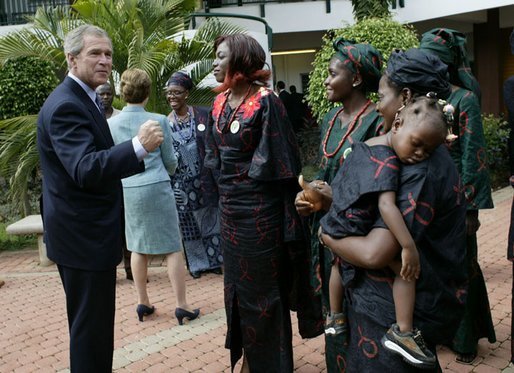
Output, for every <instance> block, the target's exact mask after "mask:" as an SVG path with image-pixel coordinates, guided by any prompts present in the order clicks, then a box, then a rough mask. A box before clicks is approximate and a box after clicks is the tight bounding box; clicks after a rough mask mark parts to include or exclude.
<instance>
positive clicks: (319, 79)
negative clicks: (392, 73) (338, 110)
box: [307, 17, 419, 120]
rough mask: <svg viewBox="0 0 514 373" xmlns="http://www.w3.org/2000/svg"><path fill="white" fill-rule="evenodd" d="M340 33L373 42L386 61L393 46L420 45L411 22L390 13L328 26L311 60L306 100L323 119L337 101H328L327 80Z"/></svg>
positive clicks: (361, 40)
mask: <svg viewBox="0 0 514 373" xmlns="http://www.w3.org/2000/svg"><path fill="white" fill-rule="evenodd" d="M341 36H342V37H345V38H346V39H351V40H355V41H356V42H358V43H369V44H371V45H373V46H374V47H375V48H377V49H378V50H379V51H380V52H381V53H382V56H383V57H384V61H385V62H387V60H388V58H389V55H390V54H391V51H392V50H393V49H395V48H400V49H408V48H412V47H417V46H418V45H419V41H418V38H417V35H416V32H415V31H414V29H413V27H412V26H410V25H402V24H401V23H399V22H396V21H393V20H392V19H391V18H390V17H386V18H365V19H363V20H362V21H360V22H357V23H356V24H354V25H352V26H346V27H343V28H340V29H336V30H329V31H328V32H327V33H326V34H325V35H324V36H323V41H322V47H321V49H320V51H319V52H318V53H317V54H316V57H315V59H314V62H313V63H312V65H313V66H314V69H313V70H312V71H311V73H310V75H309V91H308V95H307V102H308V103H309V105H310V106H311V108H312V111H313V114H314V116H315V117H316V118H317V119H318V120H321V118H322V117H323V115H324V114H325V113H327V112H328V111H329V110H330V108H332V107H333V106H335V105H336V104H331V103H330V102H328V101H327V99H326V93H325V86H324V81H325V79H326V77H327V74H328V63H329V61H330V58H332V56H333V54H334V49H333V47H332V43H333V41H334V40H335V39H336V38H338V37H341Z"/></svg>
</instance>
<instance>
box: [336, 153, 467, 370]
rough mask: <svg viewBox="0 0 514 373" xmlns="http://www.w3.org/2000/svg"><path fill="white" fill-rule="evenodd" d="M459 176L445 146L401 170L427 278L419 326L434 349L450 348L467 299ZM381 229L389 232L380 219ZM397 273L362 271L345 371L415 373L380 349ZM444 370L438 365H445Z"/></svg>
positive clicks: (351, 300)
mask: <svg viewBox="0 0 514 373" xmlns="http://www.w3.org/2000/svg"><path fill="white" fill-rule="evenodd" d="M462 189H463V188H462V187H461V185H460V181H459V175H458V172H457V169H456V168H455V166H454V164H453V162H452V160H451V158H450V155H449V154H448V151H447V149H446V148H445V147H444V146H440V147H439V148H438V149H436V151H435V152H434V153H433V154H432V156H431V157H430V158H429V159H428V160H426V161H424V162H421V163H418V164H415V165H403V166H402V170H401V173H400V186H399V190H398V195H397V204H398V206H399V208H400V211H402V213H403V215H404V218H405V222H406V224H407V227H408V228H409V231H410V232H411V234H412V236H413V238H414V241H415V242H416V245H417V247H418V251H419V254H420V261H421V275H420V278H419V280H418V281H417V282H416V305H415V310H414V325H416V327H418V328H419V329H420V330H421V332H422V334H423V337H424V339H425V341H426V342H427V344H428V346H429V347H431V348H432V349H433V351H434V352H435V345H437V344H445V343H450V342H451V341H452V338H453V336H454V334H455V332H456V330H457V328H458V326H459V322H460V319H461V317H462V314H463V311H464V302H465V299H466V284H467V272H466V266H465V263H466V248H465V240H464V235H465V214H466V206H465V200H464V196H463V194H462ZM375 226H376V227H380V228H385V224H384V223H383V222H382V221H378V222H377V223H376V225H375ZM393 279H394V274H393V273H392V272H391V271H389V270H387V269H385V270H380V271H374V270H364V269H358V270H357V273H356V276H355V279H354V281H353V282H352V285H351V286H350V287H349V288H347V290H346V292H347V294H346V295H347V300H348V304H347V305H348V321H349V344H348V349H347V350H346V351H341V354H340V355H339V356H338V358H337V361H338V365H339V368H340V369H341V370H346V371H347V372H377V371H384V372H386V371H387V372H406V371H411V370H414V369H413V368H412V367H410V366H409V365H407V364H406V363H405V362H404V361H403V360H402V359H401V358H399V357H398V356H397V355H394V354H391V353H390V352H388V351H387V350H385V349H384V348H383V347H382V345H381V344H380V339H381V338H382V336H383V335H384V334H385V332H386V331H387V329H388V328H389V327H390V325H391V324H392V323H393V322H394V321H395V313H394V310H395V309H394V303H393V297H392V288H391V285H392V282H393ZM439 369H440V368H439Z"/></svg>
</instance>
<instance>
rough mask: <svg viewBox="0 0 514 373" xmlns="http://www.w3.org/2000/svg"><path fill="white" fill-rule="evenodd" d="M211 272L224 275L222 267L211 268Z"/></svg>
mask: <svg viewBox="0 0 514 373" xmlns="http://www.w3.org/2000/svg"><path fill="white" fill-rule="evenodd" d="M211 272H212V273H214V274H216V275H222V274H223V270H222V269H221V267H218V268H214V269H212V270H211Z"/></svg>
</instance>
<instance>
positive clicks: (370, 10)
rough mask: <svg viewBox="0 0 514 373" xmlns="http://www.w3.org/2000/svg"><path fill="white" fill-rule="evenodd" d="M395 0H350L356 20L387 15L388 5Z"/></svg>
mask: <svg viewBox="0 0 514 373" xmlns="http://www.w3.org/2000/svg"><path fill="white" fill-rule="evenodd" d="M393 3H396V0H365V1H363V0H352V8H353V16H354V18H355V20H356V21H357V22H359V21H362V20H363V19H364V18H382V17H388V16H389V15H390V13H389V5H392V4H393Z"/></svg>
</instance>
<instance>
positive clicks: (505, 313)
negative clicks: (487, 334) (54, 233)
mask: <svg viewBox="0 0 514 373" xmlns="http://www.w3.org/2000/svg"><path fill="white" fill-rule="evenodd" d="M494 199H495V205H496V208H495V209H493V210H489V211H485V212H482V213H481V222H482V227H481V229H480V231H479V247H480V250H479V251H480V263H481V266H482V270H483V272H484V275H485V277H486V280H487V287H488V290H489V296H490V302H491V308H492V313H493V318H494V323H495V328H496V335H497V338H498V342H496V343H494V344H489V343H488V342H487V341H485V340H481V341H480V343H479V350H478V355H479V356H478V358H477V360H476V361H475V363H474V365H472V366H470V365H462V364H457V363H456V362H454V355H453V353H452V352H451V351H449V350H448V349H446V348H440V349H439V353H438V355H439V359H440V361H441V364H442V366H443V367H444V371H445V372H471V371H473V372H500V371H502V370H504V372H509V373H514V369H513V368H512V367H508V365H509V358H510V317H511V308H510V302H511V277H512V272H511V271H512V270H511V265H510V263H509V262H508V261H507V260H506V246H507V243H506V241H507V232H508V225H509V219H510V206H511V201H512V190H511V188H505V189H502V190H500V191H498V192H495V193H494ZM37 260H38V254H37V251H36V250H34V249H32V250H23V251H18V252H0V275H1V276H3V277H5V279H6V284H5V285H4V287H2V288H1V289H0V372H1V373H4V372H5V373H7V372H65V371H68V368H69V363H68V359H69V355H68V342H69V339H68V330H67V321H66V317H65V304H64V293H63V289H62V286H61V283H60V280H59V274H58V272H57V270H56V267H55V266H54V265H52V266H50V267H40V266H39V265H38V261H37ZM118 275H119V279H118V284H117V312H116V327H115V328H116V329H115V337H116V341H115V351H114V371H115V372H170V373H171V372H180V373H184V372H210V373H217V372H229V371H230V367H229V354H228V351H227V350H225V348H224V347H223V346H224V337H225V314H224V309H223V279H222V276H219V275H215V274H207V275H203V276H202V277H201V278H200V279H198V280H193V279H192V278H190V277H188V280H187V286H188V298H189V302H190V303H191V304H193V305H194V306H196V307H200V308H201V310H202V316H201V317H200V318H199V319H198V320H194V321H193V322H191V323H190V324H189V325H184V326H179V325H178V323H177V320H176V319H175V318H174V314H173V310H174V308H175V306H174V303H173V302H174V301H173V300H174V297H173V291H172V290H171V287H170V284H169V281H168V280H167V276H166V268H165V266H164V262H163V260H162V258H160V257H157V258H155V259H154V260H153V261H152V262H151V264H150V269H149V275H150V283H149V284H148V289H149V295H150V299H151V300H152V302H153V303H154V305H155V306H156V308H157V310H156V314H155V315H152V316H150V317H148V318H146V320H145V321H144V322H143V323H140V322H139V321H138V320H137V317H136V313H135V302H136V296H135V289H134V286H133V284H132V282H130V281H128V280H125V279H124V271H123V269H122V268H121V267H120V268H119V271H118ZM295 319H296V318H295V316H294V315H293V320H295ZM295 324H296V322H295ZM295 329H297V328H296V325H295V326H294V327H293V330H295ZM294 354H295V368H296V372H304V373H318V372H325V371H326V370H325V364H324V356H323V339H322V338H320V337H318V338H315V339H312V340H302V339H301V338H300V337H299V336H298V333H297V332H296V333H295V335H294Z"/></svg>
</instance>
